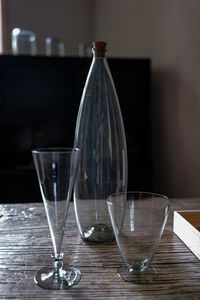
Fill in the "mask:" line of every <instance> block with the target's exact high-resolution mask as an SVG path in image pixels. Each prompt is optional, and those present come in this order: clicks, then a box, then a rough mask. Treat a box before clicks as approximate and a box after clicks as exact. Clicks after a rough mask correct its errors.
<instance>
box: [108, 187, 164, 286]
mask: <svg viewBox="0 0 200 300" xmlns="http://www.w3.org/2000/svg"><path fill="white" fill-rule="evenodd" d="M107 204H108V210H109V214H110V218H111V223H112V226H113V230H114V233H115V238H116V242H117V245H118V248H119V251H120V253H121V256H122V258H123V262H124V264H123V266H121V267H120V268H119V269H118V275H119V276H120V277H121V278H122V279H123V280H125V281H134V282H138V283H146V282H151V281H153V280H154V279H155V277H156V275H157V272H156V270H155V268H154V267H153V266H151V261H152V259H153V256H154V254H155V252H156V250H157V248H158V245H159V242H160V239H161V236H162V233H163V230H164V227H165V224H166V221H167V216H168V213H169V207H170V202H169V199H168V198H167V197H166V196H163V195H159V194H153V193H143V192H127V193H118V194H114V195H111V196H109V197H108V201H107Z"/></svg>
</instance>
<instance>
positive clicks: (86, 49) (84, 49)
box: [78, 43, 92, 57]
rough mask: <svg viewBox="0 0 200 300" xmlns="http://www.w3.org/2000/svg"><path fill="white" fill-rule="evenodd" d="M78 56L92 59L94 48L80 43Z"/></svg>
mask: <svg viewBox="0 0 200 300" xmlns="http://www.w3.org/2000/svg"><path fill="white" fill-rule="evenodd" d="M78 56H79V57H92V48H91V47H90V46H89V45H87V44H84V43H79V45H78Z"/></svg>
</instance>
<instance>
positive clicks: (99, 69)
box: [74, 42, 127, 242]
mask: <svg viewBox="0 0 200 300" xmlns="http://www.w3.org/2000/svg"><path fill="white" fill-rule="evenodd" d="M92 52H93V59H92V63H91V66H90V70H89V73H88V76H87V79H86V83H85V87H84V89H83V94H82V99H81V103H80V107H79V112H78V117H77V123H76V131H75V141H74V147H78V148H80V160H79V170H78V174H77V178H76V181H75V189H74V205H75V214H76V220H77V224H78V228H79V232H80V235H81V237H82V238H83V239H84V240H88V241H93V242H106V241H110V240H112V239H114V234H113V231H112V226H111V222H110V217H109V214H108V208H107V202H106V200H107V197H108V196H109V195H110V194H113V193H119V192H125V191H126V189H127V150H126V138H125V131H124V125H123V120H122V115H121V110H120V106H119V102H118V97H117V93H116V90H115V86H114V83H113V80H112V76H111V73H110V70H109V67H108V64H107V59H106V43H105V42H93V48H92Z"/></svg>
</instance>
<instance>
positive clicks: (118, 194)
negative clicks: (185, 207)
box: [107, 191, 170, 206]
mask: <svg viewBox="0 0 200 300" xmlns="http://www.w3.org/2000/svg"><path fill="white" fill-rule="evenodd" d="M125 194H126V195H131V194H132V195H133V196H136V195H141V196H142V195H146V196H148V195H149V196H154V197H155V198H161V199H162V200H165V201H166V206H168V205H170V199H169V197H167V196H166V195H163V194H159V193H154V192H143V191H127V192H119V193H114V194H111V195H109V196H108V197H107V203H108V204H109V205H113V202H112V200H110V199H112V197H115V196H120V195H125ZM127 200H128V199H127ZM132 200H136V201H137V200H141V199H140V198H136V199H134V198H133V199H132ZM122 205H123V204H122ZM122 205H121V204H115V206H122Z"/></svg>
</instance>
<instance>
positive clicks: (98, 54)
mask: <svg viewBox="0 0 200 300" xmlns="http://www.w3.org/2000/svg"><path fill="white" fill-rule="evenodd" d="M92 53H93V58H97V59H105V58H106V51H105V49H104V50H102V49H99V50H94V49H92Z"/></svg>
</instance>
